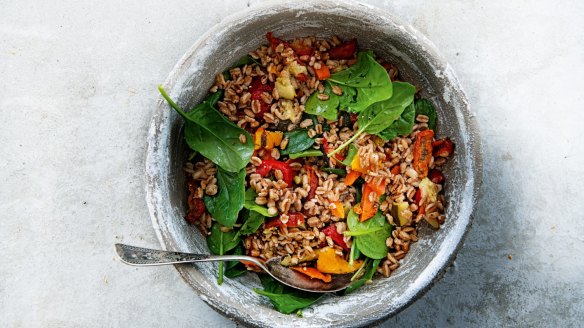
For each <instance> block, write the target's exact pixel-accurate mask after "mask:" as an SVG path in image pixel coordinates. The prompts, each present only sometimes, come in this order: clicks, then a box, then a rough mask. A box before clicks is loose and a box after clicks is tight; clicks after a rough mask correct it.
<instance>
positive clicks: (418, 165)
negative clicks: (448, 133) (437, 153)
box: [413, 130, 434, 178]
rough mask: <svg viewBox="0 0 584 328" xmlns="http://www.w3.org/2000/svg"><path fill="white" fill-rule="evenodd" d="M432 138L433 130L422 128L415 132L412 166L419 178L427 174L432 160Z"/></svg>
mask: <svg viewBox="0 0 584 328" xmlns="http://www.w3.org/2000/svg"><path fill="white" fill-rule="evenodd" d="M433 138H434V131H432V130H424V131H421V132H418V134H416V141H415V143H414V161H413V167H414V170H416V172H418V174H419V175H420V177H421V178H425V177H426V176H427V175H428V169H429V166H430V161H432V139H433Z"/></svg>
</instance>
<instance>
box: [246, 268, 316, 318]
mask: <svg viewBox="0 0 584 328" xmlns="http://www.w3.org/2000/svg"><path fill="white" fill-rule="evenodd" d="M260 280H261V282H262V286H263V287H264V290H261V289H258V288H254V291H255V292H256V293H258V294H260V295H264V296H266V297H267V298H269V299H270V302H271V303H272V304H273V305H274V308H275V309H276V310H277V311H278V312H281V313H284V314H290V313H293V312H295V311H298V310H301V309H304V308H306V307H308V306H310V305H312V304H313V303H314V302H316V301H317V300H318V299H319V298H320V297H321V296H322V294H317V293H307V292H301V291H299V290H295V289H292V288H289V287H285V286H283V285H281V284H280V283H278V282H276V281H275V280H273V279H272V278H271V277H269V276H267V275H260Z"/></svg>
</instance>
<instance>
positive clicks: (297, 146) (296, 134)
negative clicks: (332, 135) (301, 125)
mask: <svg viewBox="0 0 584 328" xmlns="http://www.w3.org/2000/svg"><path fill="white" fill-rule="evenodd" d="M284 137H285V138H286V139H288V145H287V146H286V149H282V150H281V151H280V154H282V155H288V154H293V153H297V152H301V151H303V150H306V149H308V148H310V147H312V145H314V139H313V138H311V137H309V136H308V130H306V129H298V130H294V131H288V132H285V133H284Z"/></svg>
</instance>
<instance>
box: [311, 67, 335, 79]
mask: <svg viewBox="0 0 584 328" xmlns="http://www.w3.org/2000/svg"><path fill="white" fill-rule="evenodd" d="M314 72H315V73H316V77H317V78H318V79H319V80H321V81H322V80H326V79H328V78H329V77H331V71H330V70H329V68H328V67H327V66H326V65H320V68H319V69H315V70H314Z"/></svg>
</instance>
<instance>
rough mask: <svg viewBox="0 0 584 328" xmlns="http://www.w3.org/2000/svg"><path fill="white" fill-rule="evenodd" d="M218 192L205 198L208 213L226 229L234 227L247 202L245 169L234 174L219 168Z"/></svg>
mask: <svg viewBox="0 0 584 328" xmlns="http://www.w3.org/2000/svg"><path fill="white" fill-rule="evenodd" d="M217 187H218V192H217V195H215V196H207V195H205V196H204V197H203V201H204V202H205V207H206V208H207V211H209V213H210V214H211V215H212V216H213V217H214V218H215V220H217V222H219V223H221V224H222V225H224V226H226V227H233V225H234V224H235V222H236V221H237V214H238V213H239V211H240V210H241V209H242V208H243V204H244V202H245V169H241V170H240V171H239V172H236V173H232V172H227V171H225V170H223V169H222V168H220V167H219V168H217Z"/></svg>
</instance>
